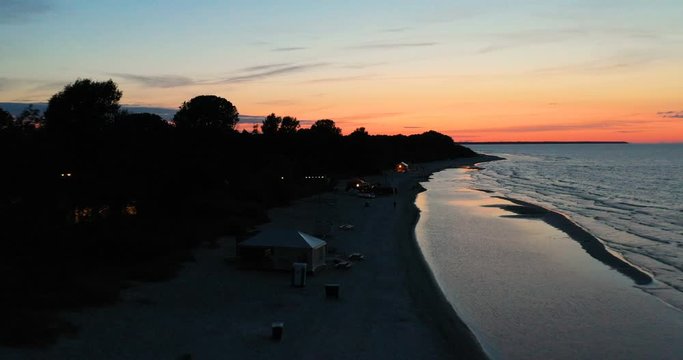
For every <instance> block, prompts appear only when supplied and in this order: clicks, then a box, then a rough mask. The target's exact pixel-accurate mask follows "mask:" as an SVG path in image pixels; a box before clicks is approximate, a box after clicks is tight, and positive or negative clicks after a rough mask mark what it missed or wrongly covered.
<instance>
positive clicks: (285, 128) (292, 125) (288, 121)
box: [278, 116, 300, 135]
mask: <svg viewBox="0 0 683 360" xmlns="http://www.w3.org/2000/svg"><path fill="white" fill-rule="evenodd" d="M299 126H300V124H299V120H297V119H296V118H295V117H291V116H285V117H283V118H282V123H280V129H279V130H278V132H279V133H280V134H282V135H292V134H294V133H296V131H297V130H298V129H299Z"/></svg>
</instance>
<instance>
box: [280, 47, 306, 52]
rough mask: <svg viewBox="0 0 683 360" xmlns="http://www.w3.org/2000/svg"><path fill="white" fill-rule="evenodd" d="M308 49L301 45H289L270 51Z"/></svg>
mask: <svg viewBox="0 0 683 360" xmlns="http://www.w3.org/2000/svg"><path fill="white" fill-rule="evenodd" d="M306 49H308V48H307V47H303V46H290V47H279V48H275V49H273V50H272V51H277V52H290V51H300V50H306Z"/></svg>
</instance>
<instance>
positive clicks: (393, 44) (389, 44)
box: [349, 42, 439, 50]
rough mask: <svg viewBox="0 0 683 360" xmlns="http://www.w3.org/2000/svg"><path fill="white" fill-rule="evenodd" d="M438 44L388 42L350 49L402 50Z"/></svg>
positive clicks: (351, 47)
mask: <svg viewBox="0 0 683 360" xmlns="http://www.w3.org/2000/svg"><path fill="white" fill-rule="evenodd" d="M438 44H439V43H437V42H386V43H373V44H363V45H356V46H350V47H349V49H357V50H381V49H400V48H416V47H429V46H435V45H438Z"/></svg>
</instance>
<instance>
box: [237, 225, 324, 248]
mask: <svg viewBox="0 0 683 360" xmlns="http://www.w3.org/2000/svg"><path fill="white" fill-rule="evenodd" d="M325 245H327V243H326V242H325V241H324V240H322V239H318V238H317V237H315V236H313V235H309V234H306V233H303V232H301V231H298V230H294V229H266V230H263V231H261V232H260V233H258V234H256V235H255V236H253V237H251V238H249V239H247V240H245V241H243V242H241V243H240V246H247V247H271V246H272V247H286V248H297V249H317V248H319V247H322V246H325Z"/></svg>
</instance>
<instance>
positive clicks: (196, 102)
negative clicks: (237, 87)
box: [173, 95, 239, 130]
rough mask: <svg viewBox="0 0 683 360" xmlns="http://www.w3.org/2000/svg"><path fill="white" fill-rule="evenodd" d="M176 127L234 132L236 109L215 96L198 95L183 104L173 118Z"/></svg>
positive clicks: (236, 118) (237, 116) (236, 116)
mask: <svg viewBox="0 0 683 360" xmlns="http://www.w3.org/2000/svg"><path fill="white" fill-rule="evenodd" d="M173 122H175V124H176V127H178V128H185V129H215V130H234V129H235V125H237V123H238V122H239V113H238V112H237V108H236V107H235V106H234V105H233V104H232V103H231V102H230V101H228V100H226V99H224V98H222V97H219V96H215V95H200V96H197V97H194V98H192V99H191V100H190V101H186V102H184V103H183V104H182V105H181V106H180V110H178V112H177V113H176V114H175V116H174V117H173Z"/></svg>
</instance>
